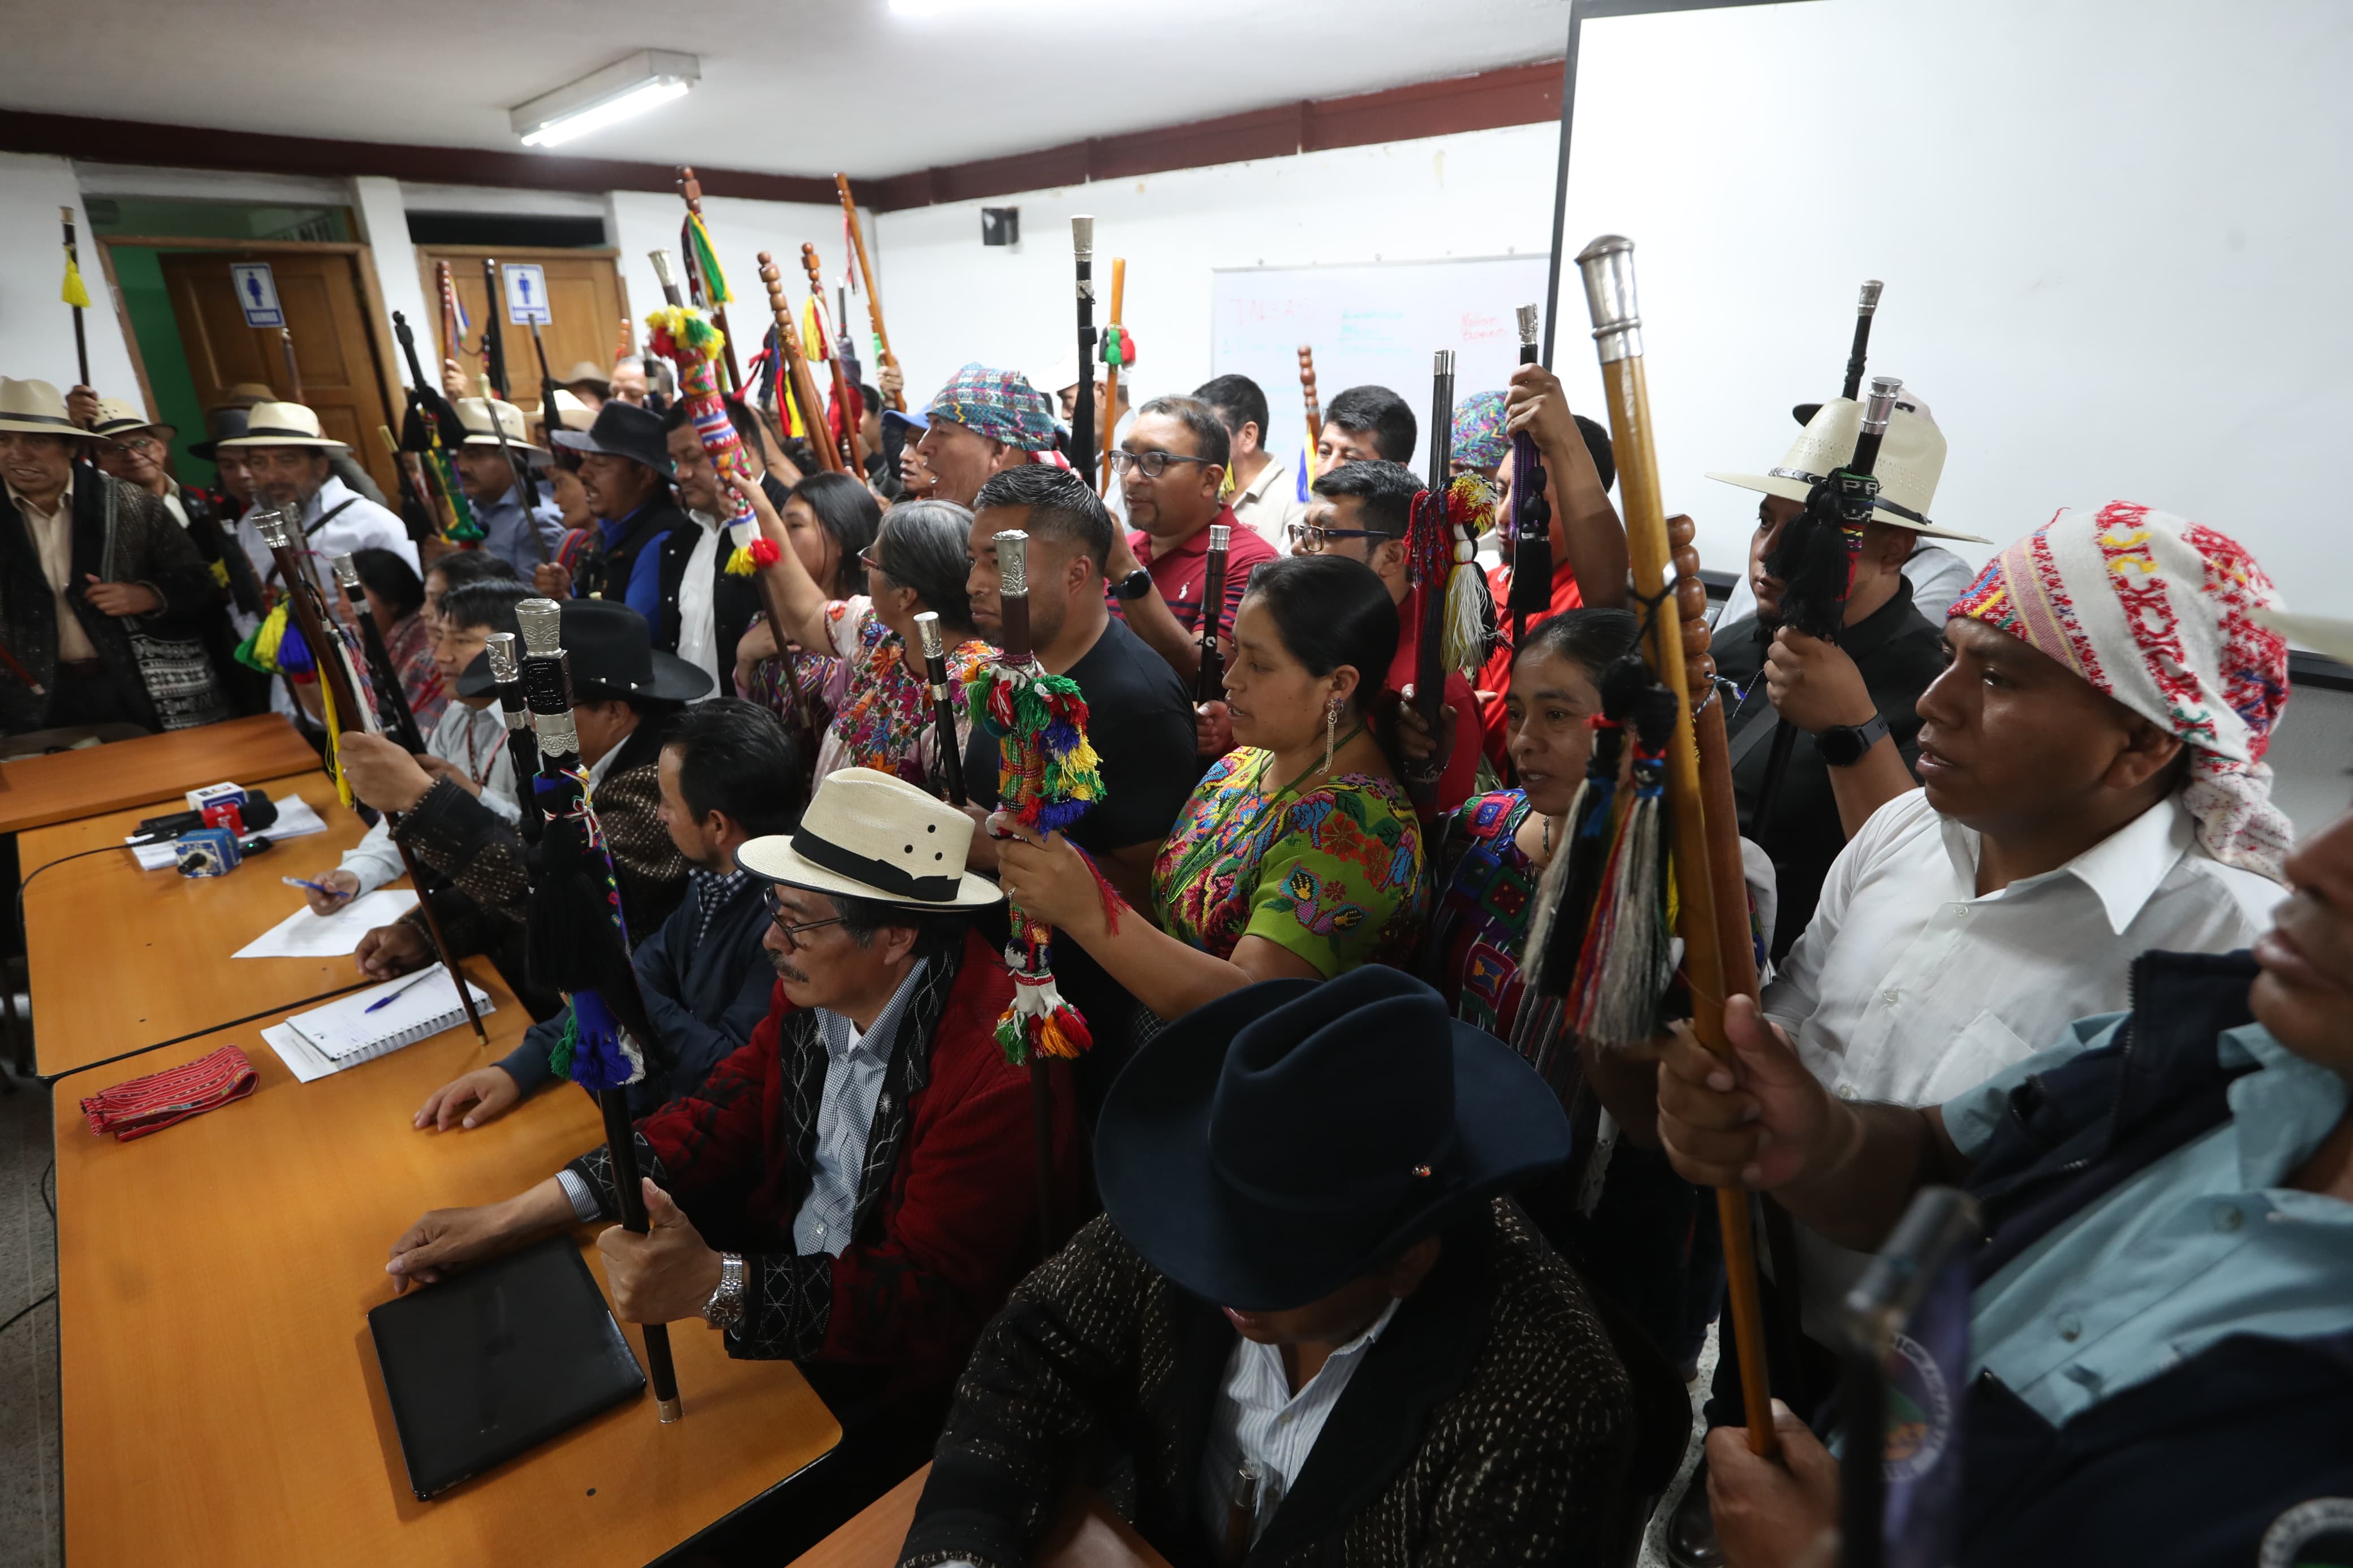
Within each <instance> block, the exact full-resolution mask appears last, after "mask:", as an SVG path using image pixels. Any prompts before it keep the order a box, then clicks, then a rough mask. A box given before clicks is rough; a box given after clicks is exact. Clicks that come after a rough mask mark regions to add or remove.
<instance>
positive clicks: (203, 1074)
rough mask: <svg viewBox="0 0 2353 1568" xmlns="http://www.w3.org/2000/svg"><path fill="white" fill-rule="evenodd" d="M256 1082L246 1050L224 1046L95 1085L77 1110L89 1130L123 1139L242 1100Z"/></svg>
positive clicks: (118, 1140)
mask: <svg viewBox="0 0 2353 1568" xmlns="http://www.w3.org/2000/svg"><path fill="white" fill-rule="evenodd" d="M256 1081H257V1080H256V1079H255V1075H254V1071H253V1064H252V1063H251V1062H250V1061H248V1060H247V1059H246V1056H245V1053H244V1052H243V1051H241V1050H238V1049H237V1047H235V1046H223V1047H221V1048H220V1049H218V1050H216V1051H215V1052H214V1053H213V1054H212V1055H210V1056H208V1057H198V1058H196V1059H195V1061H192V1062H188V1063H186V1064H185V1065H183V1066H180V1067H175V1068H170V1069H168V1070H167V1071H164V1072H152V1073H149V1074H148V1075H147V1076H146V1077H145V1078H133V1079H124V1080H123V1081H122V1082H121V1083H118V1084H116V1085H114V1086H113V1087H112V1088H111V1089H100V1091H99V1092H98V1093H96V1094H93V1095H91V1096H90V1098H89V1099H87V1100H83V1101H82V1102H81V1113H82V1115H83V1117H84V1118H86V1119H87V1120H88V1121H89V1122H90V1131H91V1132H92V1133H93V1134H94V1135H96V1136H98V1137H100V1138H103V1137H105V1136H106V1135H107V1134H108V1133H110V1132H111V1133H113V1134H114V1136H115V1140H116V1141H117V1142H123V1143H128V1142H131V1140H132V1139H133V1138H144V1137H146V1136H147V1134H149V1133H150V1132H161V1131H164V1128H166V1127H169V1126H171V1125H172V1124H173V1123H174V1122H175V1121H186V1120H187V1119H188V1118H189V1117H191V1116H200V1115H202V1114H204V1112H206V1111H207V1110H219V1109H220V1108H221V1107H222V1106H224V1105H227V1104H228V1103H229V1102H230V1101H231V1100H243V1099H244V1098H245V1097H246V1096H247V1095H248V1094H251V1093H252V1092H253V1086H254V1084H255V1082H256Z"/></svg>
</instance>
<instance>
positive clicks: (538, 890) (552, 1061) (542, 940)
mask: <svg viewBox="0 0 2353 1568" xmlns="http://www.w3.org/2000/svg"><path fill="white" fill-rule="evenodd" d="M515 619H516V621H517V622H518V623H519V624H520V625H521V626H522V643H523V659H522V687H523V691H524V694H525V697H526V699H527V700H529V702H530V705H531V716H532V729H533V732H534V734H535V735H536V736H537V738H538V747H539V756H540V767H539V774H538V777H537V778H536V779H535V780H534V781H533V784H532V785H531V786H530V787H533V788H534V789H535V790H536V791H537V792H538V795H539V797H540V805H541V806H542V807H543V810H544V811H545V813H546V817H547V820H546V822H545V824H544V825H543V826H542V828H541V832H540V853H539V858H538V861H537V871H536V874H535V875H534V877H533V888H532V910H531V921H530V924H529V926H528V928H527V930H526V940H527V942H528V944H529V962H530V965H531V970H532V974H533V979H535V980H536V981H538V982H539V983H540V984H545V985H549V986H550V987H551V988H553V989H554V990H558V991H561V992H563V993H564V994H565V1000H566V1001H567V1002H568V1003H569V1004H570V1005H571V1009H572V1018H571V1021H570V1023H569V1025H568V1026H566V1027H565V1033H564V1037H563V1040H562V1041H561V1043H559V1044H558V1045H557V1047H556V1049H555V1052H554V1054H553V1055H552V1056H551V1057H550V1058H549V1062H548V1065H549V1067H550V1068H553V1069H554V1071H555V1072H557V1073H560V1074H562V1075H563V1076H565V1077H567V1078H569V1079H572V1080H573V1081H574V1082H575V1083H577V1084H579V1085H580V1086H581V1087H582V1088H584V1089H588V1090H589V1091H590V1092H591V1093H593V1094H595V1095H596V1106H597V1109H598V1110H601V1111H602V1112H603V1113H604V1118H605V1152H606V1157H607V1160H609V1161H610V1162H611V1163H612V1169H613V1189H614V1196H615V1197H616V1198H617V1199H618V1200H619V1203H620V1207H621V1225H622V1226H623V1228H625V1229H627V1230H629V1231H631V1232H633V1233H634V1234H636V1235H638V1236H643V1235H645V1234H646V1232H647V1229H648V1224H647V1219H646V1199H645V1189H644V1184H643V1182H642V1180H641V1178H640V1174H639V1171H638V1135H637V1129H636V1128H635V1127H634V1126H632V1125H631V1124H630V1121H629V1096H628V1086H629V1085H630V1084H632V1083H635V1082H638V1080H639V1079H643V1078H644V1077H645V1072H646V1064H645V1054H644V1053H645V1051H646V1049H648V1048H658V1047H659V1040H658V1037H656V1036H655V1034H654V1032H653V1029H652V1027H651V1026H650V1024H649V1021H648V1019H647V1017H646V1011H645V998H644V997H643V996H642V995H641V994H639V993H638V977H637V971H636V970H635V969H634V968H632V967H631V965H630V962H629V954H628V928H627V926H626V924H625V923H624V922H623V920H622V917H621V905H620V898H619V894H618V891H617V887H616V884H615V882H614V880H613V866H612V860H611V857H610V854H609V852H608V851H607V848H606V847H605V840H604V834H603V831H602V830H601V829H600V828H599V827H598V826H597V823H596V810H595V805H594V800H593V792H592V791H591V790H590V789H589V787H588V770H587V769H586V767H585V766H584V765H583V764H582V763H581V760H580V732H579V728H578V726H577V724H576V723H575V721H574V719H573V714H572V672H571V666H570V664H569V662H568V661H567V660H566V658H565V652H564V623H563V607H562V606H561V605H558V604H556V602H555V601H554V600H553V599H525V600H523V601H522V603H521V604H519V605H516V606H515ZM516 787H517V788H518V789H521V788H522V787H524V785H523V782H522V780H517V781H516ZM599 906H602V909H603V911H604V914H603V915H600V913H599ZM606 916H609V918H606ZM640 1327H641V1328H642V1329H643V1331H644V1332H645V1337H646V1373H647V1378H648V1381H649V1382H650V1383H651V1384H653V1390H654V1399H655V1408H656V1411H657V1412H658V1414H659V1416H660V1418H661V1420H662V1422H663V1424H664V1425H668V1424H669V1423H670V1422H672V1421H676V1420H677V1419H678V1418H679V1416H680V1415H681V1412H682V1407H681V1404H680V1402H679V1396H678V1372H677V1369H676V1368H675V1367H674V1366H673V1365H672V1364H671V1363H670V1325H668V1324H667V1323H646V1324H642V1325H640Z"/></svg>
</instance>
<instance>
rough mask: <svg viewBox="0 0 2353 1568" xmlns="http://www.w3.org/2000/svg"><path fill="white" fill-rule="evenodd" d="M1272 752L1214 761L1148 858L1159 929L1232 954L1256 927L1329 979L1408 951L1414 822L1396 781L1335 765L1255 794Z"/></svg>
mask: <svg viewBox="0 0 2353 1568" xmlns="http://www.w3.org/2000/svg"><path fill="white" fill-rule="evenodd" d="M1273 760H1274V759H1273V757H1272V755H1271V753H1270V752H1263V751H1261V750H1259V749H1257V748H1255V747H1250V746H1245V747H1241V748H1240V749H1239V750H1236V751H1232V752H1228V753H1227V754H1226V755H1225V756H1223V757H1220V758H1219V760H1218V761H1217V762H1216V763H1214V764H1212V765H1211V767H1210V769H1209V771H1208V773H1207V774H1205V775H1204V776H1203V777H1202V780H1201V782H1200V784H1199V785H1198V786H1197V787H1196V788H1195V789H1194V791H1193V798H1192V799H1191V800H1189V801H1187V803H1186V805H1185V810H1184V812H1183V813H1182V814H1181V815H1180V816H1178V817H1177V819H1176V826H1174V827H1172V828H1171V829H1170V830H1169V833H1168V838H1167V841H1166V843H1165V844H1163V845H1162V846H1161V849H1160V856H1159V858H1158V859H1157V860H1155V861H1154V863H1153V868H1152V898H1153V904H1154V906H1155V909H1156V910H1157V911H1158V913H1159V916H1160V926H1161V929H1162V930H1164V931H1166V932H1167V933H1168V934H1169V935H1171V936H1173V937H1176V939H1177V940H1178V941H1180V942H1188V943H1190V944H1191V945H1192V946H1194V947H1198V948H1199V949H1200V950H1201V951H1202V952H1209V953H1214V954H1216V955H1217V956H1218V957H1219V958H1231V957H1232V956H1233V952H1234V947H1235V944H1237V943H1238V942H1240V941H1241V939H1242V938H1243V937H1245V936H1262V937H1264V938H1266V939H1267V940H1268V941H1269V942H1273V943H1275V944H1276V945H1277V946H1279V947H1282V948H1284V949H1287V950H1288V951H1290V952H1295V953H1297V954H1298V955H1299V956H1300V957H1302V958H1303V959H1305V960H1306V961H1307V962H1308V963H1312V964H1314V966H1315V967H1316V969H1317V970H1318V971H1319V972H1320V973H1322V974H1323V976H1324V978H1325V979H1326V980H1329V979H1331V978H1332V977H1333V976H1334V975H1335V974H1339V973H1344V972H1345V971H1347V970H1350V969H1354V968H1356V967H1357V966H1358V965H1359V964H1363V963H1375V962H1379V963H1405V962H1409V960H1410V955H1411V953H1412V952H1413V943H1414V935H1415V932H1416V931H1417V930H1418V928H1419V924H1420V917H1421V907H1422V905H1421V829H1420V826H1419V824H1418V823H1417V822H1416V821H1415V819H1414V812H1413V802H1412V801H1411V800H1410V799H1409V798H1408V797H1407V795H1406V793H1405V790H1404V789H1403V788H1402V787H1401V786H1399V785H1398V784H1397V783H1396V782H1395V781H1393V780H1390V779H1384V778H1377V777H1374V776H1373V775H1371V774H1369V773H1342V774H1340V775H1339V776H1338V777H1336V778H1332V779H1326V780H1324V782H1323V783H1321V784H1318V785H1317V786H1316V787H1315V788H1314V789H1311V790H1309V791H1307V792H1306V793H1305V794H1303V795H1293V794H1292V793H1290V792H1288V791H1285V792H1283V793H1282V794H1281V795H1278V796H1277V797H1276V798H1275V799H1273V800H1268V799H1266V798H1264V797H1263V796H1262V795H1261V794H1260V786H1261V784H1262V783H1263V782H1264V775H1265V773H1266V770H1267V768H1268V767H1269V766H1271V764H1272V763H1273Z"/></svg>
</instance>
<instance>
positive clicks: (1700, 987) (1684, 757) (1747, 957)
mask: <svg viewBox="0 0 2353 1568" xmlns="http://www.w3.org/2000/svg"><path fill="white" fill-rule="evenodd" d="M1577 267H1578V268H1579V269H1580V270H1582V272H1583V273H1584V276H1585V293H1586V300H1587V302H1588V306H1589V307H1590V309H1591V311H1592V317H1593V337H1594V342H1595V344H1596V345H1597V347H1598V349H1599V355H1600V361H1601V382H1602V387H1603V390H1604V392H1605V393H1606V394H1607V395H1608V397H1609V427H1610V436H1611V438H1612V440H1613V441H1614V443H1615V445H1616V448H1617V457H1618V483H1619V494H1620V500H1621V501H1622V504H1623V505H1624V508H1625V512H1626V534H1627V545H1628V550H1629V552H1630V555H1631V557H1632V564H1633V574H1634V592H1635V594H1636V595H1637V596H1638V597H1640V598H1641V600H1642V601H1643V602H1644V603H1645V604H1647V605H1651V606H1653V608H1652V610H1651V614H1650V615H1649V616H1647V617H1646V623H1647V626H1648V631H1647V637H1646V647H1645V649H1644V651H1645V654H1646V656H1647V658H1648V661H1649V664H1650V667H1651V673H1652V675H1653V676H1654V677H1655V678H1656V679H1658V680H1659V681H1660V682H1661V683H1662V684H1663V685H1665V686H1666V687H1667V689H1670V690H1671V691H1672V692H1673V693H1674V695H1675V698H1676V704H1675V713H1674V723H1673V729H1672V734H1671V736H1670V737H1669V739H1668V741H1667V744H1666V747H1665V751H1664V753H1663V756H1662V763H1663V773H1664V779H1663V789H1664V801H1663V805H1664V807H1665V811H1666V816H1667V822H1666V829H1667V832H1666V837H1667V839H1668V842H1669V845H1670V847H1671V850H1672V867H1673V877H1674V887H1675V892H1676V895H1677V902H1678V910H1677V929H1678V931H1679V932H1680V934H1681V935H1682V937H1683V973H1684V976H1685V979H1686V980H1687V982H1688V984H1689V986H1690V991H1691V1001H1692V1015H1693V1016H1692V1027H1693V1031H1694V1033H1695V1034H1696V1035H1697V1036H1698V1037H1699V1040H1700V1043H1701V1044H1702V1045H1704V1046H1705V1047H1707V1048H1708V1049H1709V1050H1710V1051H1712V1052H1714V1053H1715V1054H1716V1055H1717V1056H1720V1057H1728V1056H1729V1055H1730V1054H1731V1044H1730V1041H1729V1039H1728V1037H1726V1036H1725V1030H1724V1004H1725V998H1726V997H1727V996H1728V995H1730V994H1732V987H1733V985H1734V984H1739V986H1740V988H1741V990H1742V991H1743V993H1744V994H1748V995H1751V996H1753V995H1755V994H1756V984H1757V982H1756V975H1755V973H1754V970H1753V967H1752V966H1753V963H1754V957H1753V953H1752V952H1751V950H1750V948H1749V946H1748V943H1747V942H1746V937H1745V935H1744V937H1743V939H1742V940H1741V941H1740V942H1726V941H1725V922H1723V921H1719V918H1718V915H1717V911H1716V907H1715V906H1716V894H1717V888H1718V885H1719V879H1721V882H1722V885H1723V886H1724V887H1725V889H1726V890H1727V891H1729V890H1730V889H1734V888H1736V887H1737V886H1738V878H1739V865H1738V859H1737V840H1736V836H1734V835H1729V834H1727V833H1726V831H1725V829H1726V828H1727V827H1729V826H1732V825H1731V824H1729V823H1724V824H1718V825H1715V826H1714V827H1713V828H1711V826H1710V824H1709V822H1708V816H1709V813H1708V810H1707V802H1708V799H1709V797H1711V796H1713V797H1715V799H1716V800H1717V801H1718V803H1719V804H1721V803H1722V802H1725V801H1728V799H1729V798H1730V795H1731V780H1730V775H1729V768H1728V763H1727V762H1726V760H1725V752H1723V750H1722V748H1721V744H1720V742H1719V744H1718V746H1717V747H1716V748H1715V749H1714V751H1713V752H1712V754H1711V755H1709V756H1708V758H1707V759H1706V761H1707V763H1708V770H1709V773H1711V774H1717V773H1721V774H1723V775H1724V776H1723V777H1722V778H1721V779H1720V780H1711V782H1709V783H1707V784H1703V782H1702V779H1701V774H1700V767H1701V762H1702V755H1701V752H1700V750H1699V748H1698V746H1697V743H1696V740H1695V732H1694V722H1693V718H1692V703H1691V692H1690V687H1689V680H1690V674H1689V670H1688V668H1687V667H1686V665H1685V662H1684V658H1685V656H1684V652H1683V621H1682V617H1681V615H1680V613H1678V614H1675V615H1668V614H1662V613H1660V611H1659V609H1658V608H1657V606H1660V605H1663V604H1664V603H1665V601H1666V598H1667V596H1668V582H1667V567H1668V565H1669V563H1670V553H1669V552H1670V546H1669V540H1668V533H1667V520H1666V515H1665V511H1664V509H1663V508H1662V506H1661V505H1660V501H1659V468H1658V454H1657V451H1656V449H1655V447H1654V445H1653V443H1652V439H1651V407H1650V389H1649V384H1648V382H1647V380H1646V378H1645V376H1644V374H1643V367H1642V330H1641V328H1642V323H1641V315H1640V313H1639V312H1638V310H1637V309H1636V304H1635V294H1634V242H1633V241H1631V240H1630V239H1626V238H1623V237H1620V236H1618V235H1604V236H1603V237H1600V238H1599V239H1597V240H1595V241H1594V242H1593V243H1592V244H1590V245H1588V246H1587V247H1585V249H1584V250H1583V251H1582V252H1581V253H1579V255H1578V256H1577ZM1676 591H1677V594H1678V595H1681V594H1682V591H1683V584H1677V585H1676ZM1709 710H1710V713H1711V714H1712V715H1715V720H1714V725H1713V727H1714V729H1715V731H1716V733H1717V734H1718V735H1719V736H1720V735H1721V733H1722V718H1721V715H1720V714H1715V704H1713V703H1711V704H1710V705H1709ZM1727 846H1728V847H1729V848H1730V851H1731V854H1730V858H1731V864H1730V866H1729V867H1728V868H1726V869H1725V871H1721V872H1720V871H1718V870H1717V869H1716V868H1715V858H1717V857H1718V856H1720V855H1724V854H1725V850H1726V847H1727ZM1735 896H1737V895H1735ZM1726 912H1727V914H1728V913H1729V911H1726ZM1716 1215H1717V1218H1718V1220H1719V1222H1720V1224H1721V1226H1722V1229H1723V1234H1724V1266H1725V1277H1726V1281H1727V1284H1728V1287H1729V1295H1730V1300H1731V1311H1732V1326H1733V1333H1734V1336H1735V1340H1736V1343H1737V1345H1738V1347H1739V1352H1740V1384H1741V1396H1742V1401H1743V1404H1744V1405H1745V1406H1746V1418H1747V1423H1748V1444H1749V1447H1750V1449H1751V1450H1752V1451H1753V1452H1755V1453H1757V1454H1760V1455H1767V1456H1769V1455H1772V1454H1774V1453H1776V1452H1778V1448H1779V1442H1778V1439H1777V1438H1776V1436H1774V1431H1773V1410H1772V1396H1771V1394H1770V1393H1769V1390H1768V1384H1767V1376H1766V1363H1765V1338H1764V1322H1763V1316H1762V1310H1761V1302H1760V1300H1759V1295H1758V1290H1757V1247H1756V1238H1755V1236H1754V1234H1753V1233H1752V1231H1751V1228H1750V1224H1749V1210H1748V1195H1747V1194H1746V1193H1744V1192H1741V1191H1739V1190H1737V1189H1736V1188H1728V1187H1727V1188H1720V1189H1718V1191H1717V1193H1716Z"/></svg>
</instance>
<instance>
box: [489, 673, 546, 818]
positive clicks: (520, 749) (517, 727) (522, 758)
mask: <svg viewBox="0 0 2353 1568" xmlns="http://www.w3.org/2000/svg"><path fill="white" fill-rule="evenodd" d="M483 652H484V654H485V656H486V657H487V658H489V659H490V661H491V685H492V686H493V687H495V688H496V689H498V694H499V712H500V715H501V717H502V718H504V719H505V720H506V722H507V762H508V764H509V766H510V768H511V769H512V772H513V773H514V776H515V795H516V796H517V797H518V798H517V799H516V801H515V804H516V805H519V806H521V807H522V816H521V817H520V818H519V819H518V820H517V821H516V823H515V826H516V829H517V830H518V831H520V832H521V833H522V839H523V842H524V843H525V844H537V843H538V842H539V828H540V817H539V792H538V791H536V790H534V789H531V788H528V787H526V784H527V781H530V780H533V779H536V778H538V777H539V737H538V736H536V735H534V734H533V732H532V728H531V703H530V701H529V700H527V699H525V698H524V696H523V691H522V655H521V653H520V652H518V651H517V648H516V645H515V635H514V633H512V632H492V633H491V635H490V637H488V638H487V639H486V640H485V641H484V644H483Z"/></svg>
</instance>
